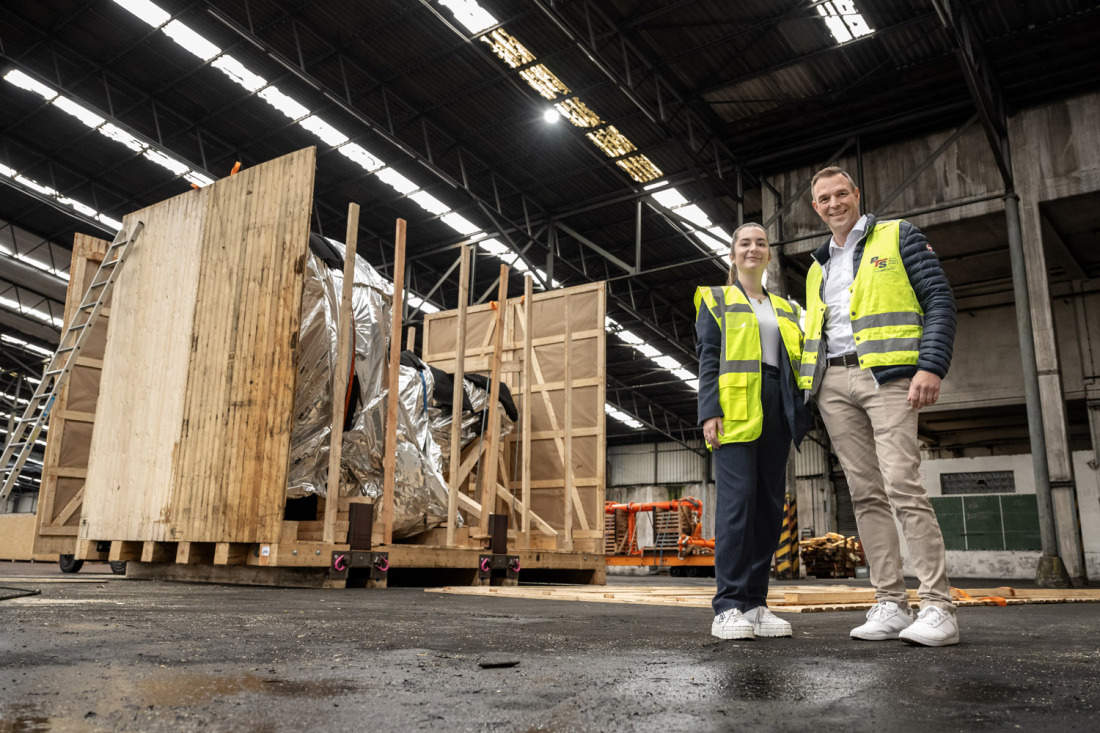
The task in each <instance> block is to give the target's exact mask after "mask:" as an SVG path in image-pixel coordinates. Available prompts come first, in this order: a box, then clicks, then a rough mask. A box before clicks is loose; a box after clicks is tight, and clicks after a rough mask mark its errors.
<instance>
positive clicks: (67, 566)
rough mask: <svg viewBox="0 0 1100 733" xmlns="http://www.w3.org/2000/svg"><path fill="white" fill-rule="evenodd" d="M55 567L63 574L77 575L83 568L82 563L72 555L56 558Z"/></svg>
mask: <svg viewBox="0 0 1100 733" xmlns="http://www.w3.org/2000/svg"><path fill="white" fill-rule="evenodd" d="M57 565H58V567H60V568H61V572H63V573H79V572H80V569H81V568H82V567H84V561H83V560H77V559H76V558H75V557H73V556H72V555H61V556H59V557H58V558H57Z"/></svg>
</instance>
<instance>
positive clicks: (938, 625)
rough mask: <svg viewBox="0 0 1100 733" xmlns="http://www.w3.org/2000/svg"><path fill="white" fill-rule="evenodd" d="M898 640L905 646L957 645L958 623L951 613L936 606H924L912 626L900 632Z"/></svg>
mask: <svg viewBox="0 0 1100 733" xmlns="http://www.w3.org/2000/svg"><path fill="white" fill-rule="evenodd" d="M898 638H899V639H901V640H902V641H904V642H905V643H907V644H920V645H922V646H951V645H952V644H958V643H959V622H958V621H957V620H955V614H953V613H948V612H947V611H944V610H943V609H942V608H937V607H936V606H926V607H925V608H922V609H921V612H920V613H919V614H918V615H917V620H916V621H914V622H913V624H912V626H909V627H908V628H906V629H905V630H904V631H902V632H901V633H900V634H899V635H898Z"/></svg>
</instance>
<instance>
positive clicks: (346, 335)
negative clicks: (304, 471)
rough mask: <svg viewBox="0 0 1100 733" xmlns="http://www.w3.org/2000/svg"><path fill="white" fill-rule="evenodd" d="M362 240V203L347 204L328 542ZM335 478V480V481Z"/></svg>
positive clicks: (336, 502) (336, 500)
mask: <svg viewBox="0 0 1100 733" xmlns="http://www.w3.org/2000/svg"><path fill="white" fill-rule="evenodd" d="M358 241H359V204H348V229H347V236H346V237H345V238H344V242H345V244H344V281H343V283H342V288H341V290H340V311H339V314H338V315H337V317H336V332H337V334H338V335H339V338H338V341H337V346H336V368H335V369H333V373H332V422H331V423H330V424H329V444H328V482H327V485H326V486H325V498H326V501H325V527H324V538H325V542H335V541H336V515H337V514H338V513H339V510H340V459H341V457H342V456H343V450H344V411H345V409H346V406H347V399H346V395H347V392H348V385H349V384H350V383H351V375H350V374H349V372H350V371H351V364H352V361H351V354H352V346H353V345H354V344H355V328H354V325H353V324H354V319H353V318H352V315H351V294H352V288H353V287H354V285H355V250H356V247H357V245H358ZM334 477H335V480H334Z"/></svg>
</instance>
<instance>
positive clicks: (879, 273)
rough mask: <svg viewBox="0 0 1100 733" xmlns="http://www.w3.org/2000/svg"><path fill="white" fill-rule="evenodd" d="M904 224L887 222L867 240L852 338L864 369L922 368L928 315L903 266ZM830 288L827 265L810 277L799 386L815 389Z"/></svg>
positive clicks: (853, 301)
mask: <svg viewBox="0 0 1100 733" xmlns="http://www.w3.org/2000/svg"><path fill="white" fill-rule="evenodd" d="M900 226H901V220H900V219H899V220H894V221H882V222H878V223H877V224H875V228H874V229H873V230H872V231H871V233H870V235H869V236H868V237H867V242H866V243H865V244H864V246H863V256H862V257H861V258H860V261H859V270H858V271H857V272H856V277H855V280H854V281H853V282H852V284H851V286H850V287H849V288H848V292H850V293H851V294H852V297H851V305H852V307H851V313H850V314H849V315H850V316H851V319H852V335H853V336H854V337H855V342H856V355H857V356H858V357H859V366H860V368H861V369H869V368H871V367H876V366H906V365H914V364H916V363H917V357H918V356H919V355H920V339H921V335H922V334H923V333H924V310H923V309H922V308H921V307H920V303H919V302H918V301H917V295H916V293H914V292H913V286H912V285H911V284H910V283H909V275H908V273H906V272H905V265H904V264H902V261H901V241H900V232H899V228H900ZM824 325H825V282H824V278H823V271H822V269H821V265H820V264H819V263H817V262H814V264H813V265H812V266H811V267H810V272H809V274H807V276H806V343H805V348H804V350H803V352H802V371H801V373H800V374H799V377H798V386H799V387H800V388H802V389H812V388H813V384H814V378H815V376H816V375H817V374H818V370H817V366H818V363H819V362H824V360H825V354H826V344H825V339H824V338H823V335H822V331H823V329H824Z"/></svg>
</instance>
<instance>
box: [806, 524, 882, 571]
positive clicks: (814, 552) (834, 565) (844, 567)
mask: <svg viewBox="0 0 1100 733" xmlns="http://www.w3.org/2000/svg"><path fill="white" fill-rule="evenodd" d="M798 546H799V550H800V552H801V554H802V564H803V567H805V568H806V574H807V575H812V576H813V577H815V578H854V577H855V575H856V566H857V565H866V564H867V559H866V556H865V555H864V554H863V544H862V543H861V542H860V541H859V538H858V537H845V536H844V535H842V534H837V533H836V532H829V533H828V534H826V535H825V536H824V537H810V538H808V539H804V540H802V541H801V542H799V543H798Z"/></svg>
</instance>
